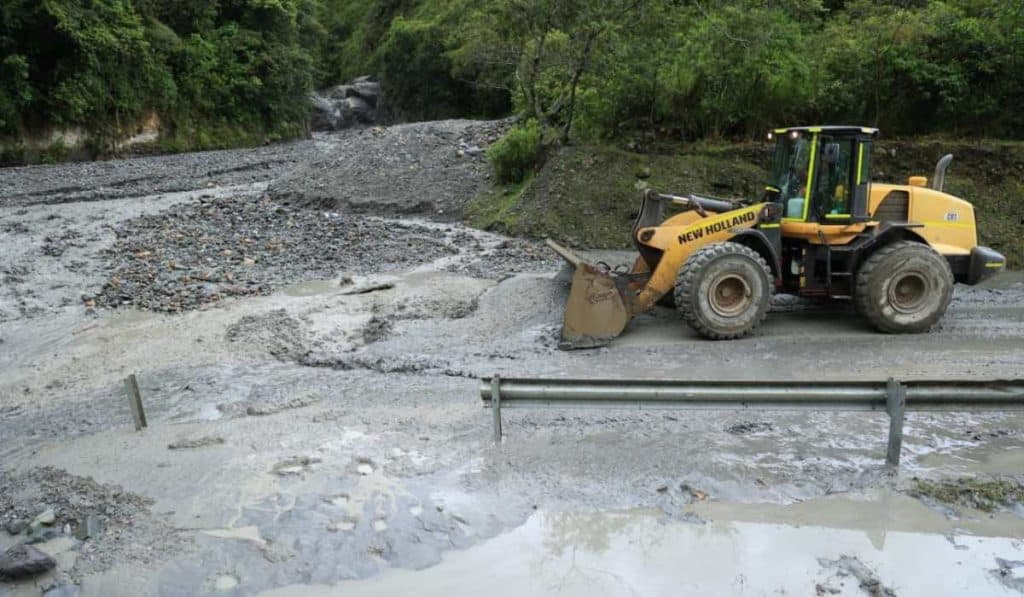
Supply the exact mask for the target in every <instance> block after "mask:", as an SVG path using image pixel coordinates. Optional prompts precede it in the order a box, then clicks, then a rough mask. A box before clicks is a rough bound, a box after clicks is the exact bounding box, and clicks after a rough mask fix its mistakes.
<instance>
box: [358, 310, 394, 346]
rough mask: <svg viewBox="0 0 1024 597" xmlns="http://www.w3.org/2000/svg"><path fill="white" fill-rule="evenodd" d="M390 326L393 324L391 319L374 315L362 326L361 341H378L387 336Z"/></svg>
mask: <svg viewBox="0 0 1024 597" xmlns="http://www.w3.org/2000/svg"><path fill="white" fill-rule="evenodd" d="M392 327H393V324H392V323H391V320H389V319H385V318H383V317H380V316H378V315H374V316H373V317H371V318H370V320H369V321H367V322H366V325H365V326H363V342H365V343H366V344H373V343H374V342H380V341H381V340H383V339H385V338H387V337H388V334H390V333H391V328H392Z"/></svg>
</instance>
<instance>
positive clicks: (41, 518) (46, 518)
mask: <svg viewBox="0 0 1024 597" xmlns="http://www.w3.org/2000/svg"><path fill="white" fill-rule="evenodd" d="M55 522H57V515H56V514H55V513H54V512H53V508H47V509H46V510H43V511H42V512H40V513H39V514H38V515H37V516H36V517H35V518H34V519H33V520H32V524H36V523H38V524H44V525H46V526H50V525H51V524H53V523H55Z"/></svg>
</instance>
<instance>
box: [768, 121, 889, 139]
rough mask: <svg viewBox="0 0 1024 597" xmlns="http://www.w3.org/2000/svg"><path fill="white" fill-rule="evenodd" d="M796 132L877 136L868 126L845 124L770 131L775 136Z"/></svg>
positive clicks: (875, 131) (876, 130)
mask: <svg viewBox="0 0 1024 597" xmlns="http://www.w3.org/2000/svg"><path fill="white" fill-rule="evenodd" d="M793 131H798V132H801V133H834V134H837V135H871V136H872V137H873V136H875V135H877V134H878V129H876V128H872V127H868V126H852V125H846V124H829V125H822V126H787V127H783V128H778V129H774V130H772V132H773V133H775V134H776V135H783V134H786V133H791V132H793Z"/></svg>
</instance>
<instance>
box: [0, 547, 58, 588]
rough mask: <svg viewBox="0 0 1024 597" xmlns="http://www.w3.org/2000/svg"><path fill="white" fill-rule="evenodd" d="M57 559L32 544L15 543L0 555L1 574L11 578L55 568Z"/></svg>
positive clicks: (32, 574) (24, 576)
mask: <svg viewBox="0 0 1024 597" xmlns="http://www.w3.org/2000/svg"><path fill="white" fill-rule="evenodd" d="M56 566H57V561H56V560H54V559H53V558H52V557H50V555H49V554H46V553H43V552H42V551H39V550H38V549H36V548H35V547H32V546H31V545H15V546H14V547H12V548H10V549H8V550H7V551H5V552H4V553H3V555H0V576H2V577H5V578H9V579H11V580H18V579H21V578H28V577H30V576H35V575H37V574H42V573H43V572H46V571H48V570H53V569H54V568H55V567H56Z"/></svg>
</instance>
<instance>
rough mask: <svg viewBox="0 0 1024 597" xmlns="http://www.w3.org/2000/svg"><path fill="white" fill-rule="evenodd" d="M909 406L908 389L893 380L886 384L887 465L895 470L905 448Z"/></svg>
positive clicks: (890, 379)
mask: <svg viewBox="0 0 1024 597" xmlns="http://www.w3.org/2000/svg"><path fill="white" fill-rule="evenodd" d="M906 406H907V388H906V387H905V386H904V385H903V384H901V383H900V382H898V381H896V380H895V379H893V378H891V377H890V378H889V380H888V381H886V382H885V410H886V411H888V412H889V447H888V449H887V450H886V452H885V463H886V464H887V465H889V466H891V467H893V468H896V467H899V465H900V450H901V449H902V448H903V414H904V412H905V411H906Z"/></svg>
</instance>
